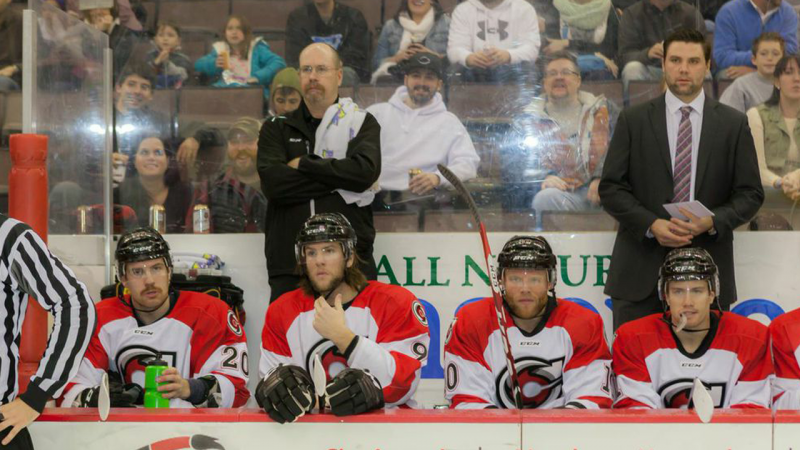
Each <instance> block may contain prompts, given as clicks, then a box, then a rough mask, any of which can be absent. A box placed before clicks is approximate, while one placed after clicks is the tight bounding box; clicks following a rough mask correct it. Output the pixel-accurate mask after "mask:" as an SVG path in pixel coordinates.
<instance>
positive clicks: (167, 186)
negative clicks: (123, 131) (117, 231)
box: [114, 136, 193, 233]
mask: <svg viewBox="0 0 800 450" xmlns="http://www.w3.org/2000/svg"><path fill="white" fill-rule="evenodd" d="M174 156H175V155H174V154H173V153H172V152H171V151H170V150H169V147H168V146H167V145H166V144H165V143H164V141H163V140H162V139H161V138H160V137H159V136H148V137H145V138H144V139H142V141H141V142H140V143H139V145H138V147H137V150H136V155H135V156H134V158H133V174H132V176H129V177H126V178H125V181H123V182H122V184H120V186H119V188H117V190H116V191H115V195H114V196H115V199H114V203H116V204H120V205H126V206H129V207H131V208H132V209H133V211H134V212H135V213H136V218H137V219H138V226H143V227H144V226H148V221H149V215H150V207H151V206H153V205H161V206H163V207H164V209H165V212H166V225H167V233H183V232H191V231H192V206H193V205H192V202H193V192H192V187H191V185H189V184H187V183H183V182H181V181H180V175H179V174H178V169H177V165H176V164H175V157H174Z"/></svg>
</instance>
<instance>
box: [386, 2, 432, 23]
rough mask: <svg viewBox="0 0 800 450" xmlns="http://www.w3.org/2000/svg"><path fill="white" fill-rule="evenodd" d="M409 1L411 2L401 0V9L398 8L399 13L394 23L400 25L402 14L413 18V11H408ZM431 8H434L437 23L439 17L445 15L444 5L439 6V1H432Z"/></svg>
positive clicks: (395, 16) (396, 14)
mask: <svg viewBox="0 0 800 450" xmlns="http://www.w3.org/2000/svg"><path fill="white" fill-rule="evenodd" d="M408 1H409V0H401V1H400V7H399V8H397V13H395V15H394V21H395V22H397V23H400V13H406V14H408V17H411V11H409V10H408ZM430 2H431V6H432V7H433V21H434V22H436V21H437V20H439V17H441V16H442V14H444V9H442V5H440V4H439V0H430Z"/></svg>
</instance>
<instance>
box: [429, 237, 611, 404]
mask: <svg viewBox="0 0 800 450" xmlns="http://www.w3.org/2000/svg"><path fill="white" fill-rule="evenodd" d="M497 265H498V269H497V270H498V274H497V276H498V279H499V280H500V288H501V293H502V295H503V299H504V306H505V308H504V313H505V321H506V324H507V326H508V330H507V331H508V339H509V342H510V344H511V352H512V354H513V357H514V362H515V365H516V369H517V373H518V378H519V385H520V388H521V390H522V404H523V407H524V408H543V409H548V408H562V407H566V408H577V409H584V408H589V409H596V408H609V407H611V403H612V392H613V389H612V387H611V384H612V380H613V377H612V374H611V355H610V354H609V350H608V344H607V343H606V339H605V334H604V330H603V320H602V319H601V317H600V316H599V315H598V314H596V313H595V312H593V311H590V310H588V309H586V308H584V307H583V306H580V305H578V304H576V303H573V302H570V301H566V300H563V299H559V298H557V297H556V295H555V285H556V257H555V255H554V254H553V251H552V249H551V248H550V244H549V243H548V242H547V241H546V240H545V239H544V238H543V237H539V236H515V237H513V238H511V240H510V241H508V242H507V243H506V245H505V246H504V247H503V250H502V252H500V254H499V255H498V257H497ZM508 377H509V375H508V371H507V365H506V355H505V352H504V350H503V343H502V341H501V336H500V329H499V326H498V321H497V316H496V313H495V306H494V300H493V299H492V298H484V299H481V300H479V301H476V302H474V303H471V304H468V305H466V306H464V307H463V308H461V309H460V310H459V311H458V313H457V314H456V317H455V318H454V319H453V323H452V324H451V325H450V330H449V331H448V332H447V337H446V338H445V397H446V398H447V400H448V401H449V402H450V407H451V408H458V409H482V408H514V407H515V404H514V398H513V396H512V393H511V388H510V383H509V380H508Z"/></svg>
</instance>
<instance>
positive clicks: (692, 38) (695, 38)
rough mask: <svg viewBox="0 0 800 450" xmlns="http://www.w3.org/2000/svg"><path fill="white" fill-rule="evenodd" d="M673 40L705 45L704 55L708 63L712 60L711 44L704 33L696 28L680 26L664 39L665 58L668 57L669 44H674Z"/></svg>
mask: <svg viewBox="0 0 800 450" xmlns="http://www.w3.org/2000/svg"><path fill="white" fill-rule="evenodd" d="M673 42H689V43H692V44H700V45H701V46H702V47H703V56H705V58H706V63H708V62H710V61H711V46H710V45H708V42H706V38H705V36H703V33H701V32H699V31H697V30H695V29H694V28H679V29H678V30H676V31H674V32H672V34H670V35H669V36H667V38H666V39H664V59H666V58H667V50H669V46H670V45H672V43H673Z"/></svg>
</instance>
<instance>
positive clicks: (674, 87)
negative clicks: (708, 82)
mask: <svg viewBox="0 0 800 450" xmlns="http://www.w3.org/2000/svg"><path fill="white" fill-rule="evenodd" d="M667 87H669V90H670V91H672V93H674V94H675V95H692V94H696V93H697V92H699V91H700V89H702V84H695V83H694V82H692V83H690V84H688V85H685V86H680V85H679V84H678V83H677V81H674V80H669V79H667Z"/></svg>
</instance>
